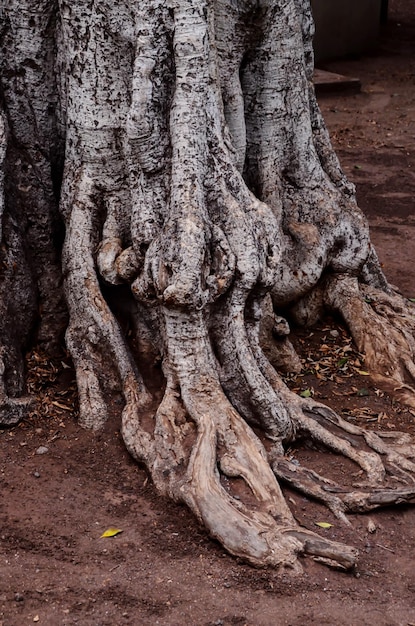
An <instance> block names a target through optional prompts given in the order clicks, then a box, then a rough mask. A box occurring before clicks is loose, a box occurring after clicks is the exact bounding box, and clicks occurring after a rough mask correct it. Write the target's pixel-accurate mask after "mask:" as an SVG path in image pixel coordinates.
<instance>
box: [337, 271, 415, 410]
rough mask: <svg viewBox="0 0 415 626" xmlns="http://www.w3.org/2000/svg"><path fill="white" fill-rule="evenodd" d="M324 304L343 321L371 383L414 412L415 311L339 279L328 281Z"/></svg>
mask: <svg viewBox="0 0 415 626" xmlns="http://www.w3.org/2000/svg"><path fill="white" fill-rule="evenodd" d="M325 301H326V304H327V305H328V306H330V307H331V308H332V309H334V310H336V311H338V312H339V313H340V314H341V315H342V317H343V318H344V320H345V322H346V324H347V326H348V328H349V330H350V333H351V335H352V337H353V339H354V341H355V343H356V345H357V348H358V349H359V351H360V352H362V353H363V354H364V357H365V364H366V368H367V370H368V371H369V373H370V375H371V377H372V380H373V381H374V383H375V384H378V385H379V386H380V387H381V388H382V389H385V390H386V391H388V392H389V393H391V394H392V395H394V396H395V397H397V398H398V399H399V400H400V401H401V402H403V403H405V404H407V405H408V406H410V407H412V408H415V307H414V306H413V305H412V304H411V303H410V302H409V301H407V300H405V299H404V298H403V297H402V296H400V295H399V294H398V293H394V292H390V290H388V292H386V291H383V290H381V289H379V288H377V287H373V286H371V285H363V284H360V283H359V282H358V280H357V278H354V277H352V276H343V275H342V276H338V277H332V278H330V279H329V280H328V282H327V286H326V289H325Z"/></svg>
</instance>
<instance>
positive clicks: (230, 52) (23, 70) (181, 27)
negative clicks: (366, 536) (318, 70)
mask: <svg viewBox="0 0 415 626" xmlns="http://www.w3.org/2000/svg"><path fill="white" fill-rule="evenodd" d="M3 18H4V19H3V23H2V47H3V52H4V54H3V60H2V66H1V81H2V82H1V85H2V106H3V112H2V113H1V117H0V163H1V165H0V185H1V194H0V217H1V227H2V231H1V238H2V242H3V246H2V250H1V254H2V266H1V280H0V295H1V296H2V300H1V306H2V307H3V309H2V315H1V316H0V320H1V322H0V344H1V345H0V347H1V354H0V376H1V380H2V386H1V387H0V395H1V398H0V399H1V402H2V404H1V407H0V409H1V412H0V422H1V423H3V424H12V423H15V422H17V421H18V420H19V419H21V418H22V415H23V414H24V410H25V407H26V406H27V401H26V399H25V398H24V397H23V396H24V384H23V383H24V380H23V379H24V377H23V368H22V354H23V351H24V349H25V345H26V344H27V342H28V339H29V337H31V336H32V335H33V332H34V329H35V328H37V339H38V340H39V341H40V342H43V343H44V344H45V345H46V346H47V347H49V349H50V348H51V347H53V345H54V344H56V343H57V342H58V341H59V336H60V333H61V331H62V328H63V327H64V326H65V311H64V308H63V306H62V300H61V296H62V292H61V289H60V285H61V277H63V288H64V293H65V297H66V304H67V308H68V311H69V322H68V325H67V329H66V343H67V347H68V349H69V351H70V353H71V355H72V358H73V361H74V365H75V369H76V376H77V382H78V390H79V400H80V415H81V418H80V419H81V423H82V424H83V425H84V426H86V427H89V428H93V429H97V428H99V427H101V426H102V424H103V423H104V422H105V420H106V418H107V414H108V407H109V404H110V402H111V397H112V394H113V393H114V391H116V390H117V389H120V388H121V390H122V392H123V396H124V401H125V406H124V409H123V414H122V433H123V437H124V440H125V443H126V445H127V447H128V449H129V451H130V452H131V454H132V455H133V456H134V457H135V458H136V459H137V460H139V461H142V462H144V463H145V464H146V466H147V467H148V469H149V471H150V473H151V476H152V478H153V480H154V483H155V485H156V487H157V488H158V489H159V491H160V492H161V493H164V494H166V495H169V496H170V497H172V498H174V499H175V500H177V501H182V502H185V503H186V504H187V505H188V506H189V507H190V508H191V509H192V510H193V511H194V513H195V514H196V516H197V517H198V518H199V519H200V520H201V521H202V522H203V523H204V524H205V525H206V527H207V529H208V530H209V532H210V533H211V534H212V535H213V536H214V537H216V538H217V539H218V540H219V541H220V542H221V543H223V545H224V546H225V547H226V549H227V550H229V551H230V552H231V553H232V554H235V555H238V556H241V557H243V558H245V559H247V560H248V561H249V562H251V563H253V564H255V565H265V564H269V565H273V566H285V567H290V568H293V569H297V568H298V567H299V565H298V558H297V557H298V555H299V554H301V553H305V554H312V555H315V556H318V557H321V558H323V559H324V560H326V561H327V562H330V563H336V564H340V565H341V566H343V567H345V568H349V567H352V566H353V565H354V563H355V562H356V558H357V553H356V551H355V550H354V549H353V548H350V547H348V546H343V545H340V544H336V543H333V542H330V541H328V540H326V539H323V538H321V537H318V536H317V535H315V534H314V533H311V532H310V531H306V530H304V529H302V528H300V527H299V526H298V524H297V523H296V521H295V520H294V518H293V516H292V514H291V512H290V510H289V508H288V506H287V503H286V502H285V499H284V497H283V494H282V492H281V489H280V485H279V481H283V482H285V483H288V484H290V485H292V486H293V487H295V488H296V489H298V490H300V491H302V492H303V493H305V494H307V495H309V496H312V497H314V498H316V499H318V500H320V501H322V502H324V503H325V504H326V505H327V506H328V507H329V508H330V509H331V510H332V511H333V512H334V514H335V515H337V516H338V517H339V518H340V519H342V520H343V521H344V522H345V523H347V517H346V513H347V512H356V511H357V512H358V511H368V510H371V509H373V508H376V507H378V506H382V505H389V504H392V503H394V502H410V501H412V500H413V499H414V498H415V480H414V470H415V464H414V462H413V461H412V459H413V458H414V456H415V447H414V446H413V445H412V443H411V442H410V441H409V440H408V438H407V437H406V436H404V435H399V434H398V435H396V436H395V437H393V438H391V437H388V438H385V436H384V435H383V434H382V433H373V432H368V431H365V430H364V429H361V428H358V427H357V426H352V425H350V424H349V423H347V422H345V421H344V420H342V419H341V418H340V417H338V416H337V415H336V414H335V413H334V412H333V411H331V410H330V409H328V408H327V407H324V406H323V405H320V404H318V403H316V402H314V401H312V400H310V399H303V398H300V397H298V396H296V395H294V394H292V393H291V392H290V391H289V390H288V388H287V387H286V386H285V384H284V383H283V381H282V380H281V378H280V376H279V375H278V373H277V371H276V370H275V369H274V368H273V367H272V366H271V364H270V363H269V362H268V360H267V358H266V357H265V355H264V353H263V352H262V349H261V342H260V327H261V317H262V311H263V309H264V305H265V304H267V305H269V302H270V298H272V304H273V307H274V311H275V324H274V328H273V333H274V334H276V335H277V336H279V337H280V339H279V341H278V346H279V348H278V349H279V352H280V354H279V359H278V360H279V361H280V363H281V364H283V365H284V367H286V368H287V367H291V368H292V369H298V365H299V360H298V357H297V355H296V354H295V352H294V349H293V347H292V345H291V344H290V342H289V338H288V335H289V333H290V327H289V321H290V320H295V321H296V322H298V323H301V324H311V323H313V322H315V321H316V320H317V319H318V318H319V317H320V316H322V315H324V312H325V311H328V310H331V311H333V310H334V311H337V312H339V313H340V314H341V315H342V316H343V318H344V320H345V323H346V324H347V325H348V326H349V328H350V331H351V333H352V335H353V337H354V339H355V341H356V344H357V346H358V348H359V349H360V350H361V351H363V352H364V353H365V354H366V358H367V364H368V368H369V370H370V372H371V374H372V376H373V378H374V380H375V381H376V382H377V383H382V384H383V385H384V386H386V387H387V388H388V389H389V390H393V391H395V392H397V393H398V394H399V395H400V398H401V399H402V400H403V401H405V402H407V403H408V404H409V405H410V406H413V407H414V406H415V394H414V388H413V380H414V377H415V376H414V375H415V365H414V356H415V341H414V335H415V332H414V331H415V315H414V308H413V307H412V308H411V305H410V304H409V303H408V302H406V301H405V300H404V298H402V297H401V296H399V295H398V294H396V293H395V292H394V291H393V290H392V288H391V287H390V286H389V285H388V283H387V281H386V279H385V277H384V276H383V274H382V271H381V269H380V266H379V263H378V261H377V257H376V253H375V251H374V249H373V248H372V246H371V244H370V238H369V232H368V226H367V223H366V220H365V218H364V216H363V214H362V213H361V211H360V210H359V208H358V206H357V204H356V200H355V196H354V188H353V186H352V185H351V184H350V183H349V182H348V181H347V179H346V178H345V176H344V174H343V172H342V170H341V167H340V165H339V163H338V160H337V158H336V155H335V154H334V152H333V149H332V147H331V144H330V139H329V136H328V133H327V130H326V128H325V125H324V122H323V119H322V117H321V114H320V111H319V108H318V105H317V102H316V99H315V93H314V89H313V85H312V73H313V54H312V34H313V22H312V17H311V11H310V6H309V2H308V0H261V1H259V2H253V1H250V0H245V1H242V0H241V1H239V0H217V1H215V2H212V1H211V0H198V1H197V2H196V1H195V0H171V1H169V2H161V1H158V0H146V1H143V2H140V3H134V2H130V1H129V0H123V1H122V2H120V3H116V4H114V3H113V2H110V1H109V0H99V1H98V2H94V3H92V2H89V1H88V0H75V1H74V2H69V1H67V0H59V2H57V3H54V2H51V1H50V0H48V1H46V0H44V1H43V2H38V1H37V2H35V1H34V0H25V2H23V4H22V3H21V2H19V3H17V1H16V0H8V2H7V4H6V10H5V15H4V16H3ZM58 203H59V209H60V215H61V219H62V220H63V222H64V226H65V240H64V243H63V246H62V249H61V247H60V239H59V232H60V221H59V217H58V212H57V205H58ZM61 252H62V258H61V256H60V255H61ZM126 320H127V323H128V328H129V332H126V331H125V328H126ZM155 355H159V357H160V358H161V362H162V368H163V373H164V379H165V389H164V392H163V398H162V400H161V402H160V403H158V405H157V403H156V402H155V400H154V399H153V398H152V396H151V394H150V393H149V391H148V390H147V388H146V385H145V383H144V380H143V372H142V371H141V370H140V364H142V363H143V362H145V360H146V359H147V360H148V359H149V358H154V357H155ZM151 411H153V414H154V419H152V420H149V419H147V417H146V416H148V414H149V412H151ZM252 427H255V432H254V430H253V428H252ZM257 432H258V433H259V432H261V433H262V436H263V440H262V441H261V440H260V438H259V436H258V435H257V434H256V433H257ZM299 437H307V438H310V439H313V440H315V441H316V442H318V443H319V444H323V445H324V446H326V448H328V449H329V450H332V451H334V452H336V453H337V454H341V455H344V456H346V457H348V458H349V459H351V460H352V461H354V462H355V463H356V464H357V465H358V466H359V467H360V468H361V469H362V470H363V471H364V472H365V474H366V481H365V483H364V484H362V485H360V486H359V487H358V488H356V489H355V490H352V491H350V490H347V489H345V488H342V487H341V486H340V485H337V484H335V483H334V482H332V481H330V480H329V479H328V477H322V476H318V475H317V474H316V473H315V472H312V471H311V470H307V469H306V468H299V467H297V466H294V465H293V464H292V463H291V462H290V460H289V458H288V457H286V456H285V455H284V448H286V447H287V446H288V445H290V443H292V442H293V441H295V440H296V439H297V438H299ZM265 440H268V443H267V445H266V446H265V445H264V441H265ZM397 479H398V480H397ZM397 484H398V485H399V486H398V487H396V485H397Z"/></svg>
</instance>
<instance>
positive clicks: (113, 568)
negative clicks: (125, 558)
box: [110, 563, 121, 572]
mask: <svg viewBox="0 0 415 626" xmlns="http://www.w3.org/2000/svg"><path fill="white" fill-rule="evenodd" d="M120 566H121V563H118V565H114V567H111V569H110V572H113V571H114V570H116V569H118V568H119V567H120Z"/></svg>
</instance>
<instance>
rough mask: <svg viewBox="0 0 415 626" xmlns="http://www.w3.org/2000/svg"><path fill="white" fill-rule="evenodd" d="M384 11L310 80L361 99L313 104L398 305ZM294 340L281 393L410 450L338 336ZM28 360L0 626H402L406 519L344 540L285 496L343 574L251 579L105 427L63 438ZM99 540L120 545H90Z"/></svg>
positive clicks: (59, 387) (54, 382)
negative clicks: (367, 51)
mask: <svg viewBox="0 0 415 626" xmlns="http://www.w3.org/2000/svg"><path fill="white" fill-rule="evenodd" d="M390 4H391V22H390V24H389V25H388V27H387V28H386V29H385V32H384V37H383V42H382V46H381V48H380V50H379V51H378V53H377V54H376V55H373V56H370V57H365V58H360V59H351V60H346V61H341V62H337V63H331V64H329V65H328V66H326V68H327V69H329V70H332V71H335V72H338V73H342V74H349V75H351V76H358V77H359V78H360V80H361V82H362V85H363V88H362V92H361V93H360V94H356V95H343V96H342V95H340V94H336V95H333V96H330V95H324V96H322V97H321V101H320V102H321V106H322V109H323V112H324V115H325V117H326V120H327V122H328V125H329V127H330V130H331V134H332V137H333V140H334V144H335V146H336V149H337V152H338V154H339V156H340V159H341V161H342V163H343V166H344V168H345V170H346V171H347V173H348V175H349V177H350V178H351V179H352V180H353V181H354V182H355V183H356V185H357V190H358V198H359V202H360V205H361V207H362V208H363V209H364V210H365V212H366V213H367V215H368V217H369V220H370V222H371V225H372V239H373V241H374V243H375V245H376V247H377V250H378V253H379V255H380V258H381V260H382V262H383V265H384V269H385V272H386V274H387V275H388V277H390V279H391V281H392V282H393V283H395V284H396V285H398V286H399V287H400V288H401V289H402V291H403V292H404V293H405V295H407V296H408V297H414V296H415V266H414V264H413V250H414V249H413V245H414V244H413V241H414V238H415V211H414V205H413V198H414V196H415V149H414V145H415V143H414V140H415V105H414V102H415V80H414V78H415V43H414V42H415V6H414V4H413V2H407V0H402V1H397V0H392V1H391V2H390ZM333 329H334V330H335V331H336V332H335V333H334V334H333V333H332V331H333ZM336 333H337V334H336ZM297 341H298V342H302V346H303V356H304V358H305V373H304V374H303V375H302V376H298V377H292V378H291V379H290V381H289V384H290V385H291V386H292V387H293V388H294V389H296V390H297V391H298V392H301V391H305V390H310V393H313V394H314V395H315V397H316V398H317V399H319V400H322V401H323V402H327V403H329V404H330V405H331V406H333V407H334V408H335V409H336V410H337V411H339V412H340V413H341V414H342V415H344V416H346V417H347V419H350V420H356V422H357V423H359V424H365V425H366V426H367V427H368V428H381V429H385V430H388V429H390V430H394V429H398V430H405V431H408V432H411V433H413V434H414V436H415V427H414V416H413V415H412V414H411V413H410V412H409V411H406V410H405V409H403V408H402V407H401V406H399V404H397V403H394V402H393V401H392V400H391V399H390V398H389V397H388V396H387V395H386V394H382V392H381V391H379V390H377V389H375V388H373V387H372V386H371V385H370V384H368V383H367V379H366V378H365V377H364V375H362V374H359V365H358V360H359V355H358V354H356V353H355V352H354V351H353V349H352V348H351V346H350V343H349V341H348V338H347V336H346V335H345V334H344V333H343V331H342V329H341V327H340V326H338V325H336V324H334V326H330V327H329V326H322V327H320V328H317V329H315V330H314V331H313V333H310V332H307V333H303V334H300V335H299V336H298V338H297ZM322 346H327V347H328V349H327V350H326V349H322ZM32 358H33V359H34V360H35V365H36V367H37V369H38V372H37V374H36V377H35V379H34V380H33V387H32V389H33V390H34V391H36V393H37V395H38V397H39V404H38V405H37V407H35V409H34V411H33V414H32V417H31V419H30V420H28V421H26V422H25V423H23V424H21V425H20V426H19V427H18V428H14V429H12V430H5V431H1V432H0V484H1V494H2V500H1V501H0V572H1V574H0V624H1V626H21V625H24V624H32V623H39V624H45V625H50V626H56V625H59V626H60V625H71V624H82V626H89V625H91V626H97V625H99V626H101V625H102V626H106V625H110V624H111V625H115V624H116V625H119V624H121V625H122V624H134V625H136V624H140V625H154V624H162V625H164V626H169V625H171V626H176V625H178V624H190V625H195V626H199V625H200V626H214V625H217V626H220V625H223V626H232V625H235V626H242V625H248V626H271V625H272V626H275V624H278V625H290V626H295V625H298V626H300V625H301V626H302V625H303V624H319V625H322V624H330V625H331V624H334V623H336V624H340V625H350V624H361V625H369V624H370V625H371V624H379V625H388V626H398V625H399V626H401V625H409V624H414V623H415V578H414V566H413V563H414V560H415V509H414V508H410V507H402V508H396V509H386V510H383V511H380V512H376V513H373V514H371V515H369V516H351V517H350V519H351V523H352V524H351V526H350V527H349V528H347V527H344V526H342V525H341V524H340V523H339V522H338V521H337V520H336V519H334V518H333V517H332V515H331V514H330V513H328V512H327V510H325V509H323V508H322V507H321V506H320V505H319V504H316V503H313V502H310V501H309V500H307V499H306V498H304V497H303V496H300V495H298V494H296V493H295V492H289V491H287V492H286V495H287V497H288V498H289V502H290V506H291V507H292V510H293V512H294V515H295V516H296V518H297V519H298V520H299V521H300V522H301V523H302V524H303V525H304V526H306V527H307V528H310V529H313V530H317V528H316V526H315V523H316V522H318V521H327V522H330V523H332V524H333V526H332V527H331V528H330V529H328V530H326V531H324V530H322V531H321V532H322V533H325V534H326V535H327V536H329V537H330V538H331V539H334V540H337V541H346V542H349V543H352V544H354V545H355V546H356V547H358V548H359V550H360V554H361V556H360V561H359V566H358V568H357V570H356V571H355V572H354V573H351V574H345V573H342V572H339V571H333V570H329V569H327V568H325V567H322V566H321V565H319V564H317V563H315V562H314V561H313V560H311V559H304V560H303V566H304V576H303V577H301V578H299V579H292V578H290V577H289V576H288V575H281V574H277V573H275V572H274V571H271V570H255V569H253V568H251V567H248V566H246V565H244V564H242V563H240V562H238V561H237V560H236V559H233V558H232V557H230V556H229V555H227V554H226V553H224V551H223V550H222V548H221V547H220V546H218V545H217V544H216V543H215V542H214V541H212V540H211V539H209V538H208V537H207V535H206V533H205V531H204V529H203V528H201V527H200V526H199V525H198V524H197V522H196V521H195V519H194V518H193V517H192V515H191V514H190V513H189V512H188V511H187V509H185V508H184V507H181V506H178V505H175V504H173V503H171V502H169V501H166V500H164V499H162V498H160V497H158V496H157V494H156V493H155V491H154V489H153V487H152V485H151V482H150V481H149V480H148V477H147V474H146V472H145V471H144V469H143V468H142V467H140V466H138V465H137V464H136V463H134V462H133V461H132V460H131V459H130V457H129V456H128V454H127V452H126V451H125V449H124V446H123V443H122V441H121V438H120V434H119V422H118V419H117V418H116V417H115V416H114V418H113V419H112V420H111V421H110V422H109V423H108V424H107V426H106V428H105V430H104V431H103V432H101V433H99V434H98V435H94V434H92V433H88V432H85V431H83V430H81V429H80V428H79V427H78V426H77V424H76V404H75V403H74V402H75V401H74V381H73V373H72V370H71V369H67V368H65V367H64V366H63V365H62V363H55V364H51V363H49V362H47V361H45V360H44V359H43V357H42V356H41V355H37V357H36V355H34V356H33V357H32ZM345 358H346V359H347V360H346V361H344V359H345ZM36 359H37V360H36ZM114 413H115V414H116V413H117V406H115V407H114ZM42 448H43V450H42ZM45 449H46V450H45ZM41 451H43V452H44V453H43V454H40V453H39V452H41ZM292 454H293V455H294V456H296V458H297V459H298V460H300V461H301V462H302V463H307V465H310V466H312V467H314V468H315V469H316V470H318V471H319V472H321V473H324V474H327V475H337V476H341V477H342V479H345V480H346V481H347V480H351V481H353V480H356V478H358V477H356V476H354V475H353V472H356V468H355V467H354V466H351V465H349V464H348V463H347V462H345V461H344V462H342V463H339V459H338V457H336V456H334V455H330V454H322V453H321V452H320V451H318V450H314V449H311V448H307V447H298V448H296V449H295V450H293V451H292ZM108 527H116V528H119V529H122V531H123V532H122V533H120V534H119V535H117V536H116V537H114V538H112V539H102V538H100V536H101V534H102V533H103V532H104V531H105V530H106V529H107V528H108ZM370 531H373V532H370Z"/></svg>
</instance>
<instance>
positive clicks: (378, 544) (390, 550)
mask: <svg viewBox="0 0 415 626" xmlns="http://www.w3.org/2000/svg"><path fill="white" fill-rule="evenodd" d="M376 545H377V547H378V548H383V549H384V550H387V551H388V552H392V554H395V550H392V548H387V547H386V546H382V544H381V543H377V544H376Z"/></svg>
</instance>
